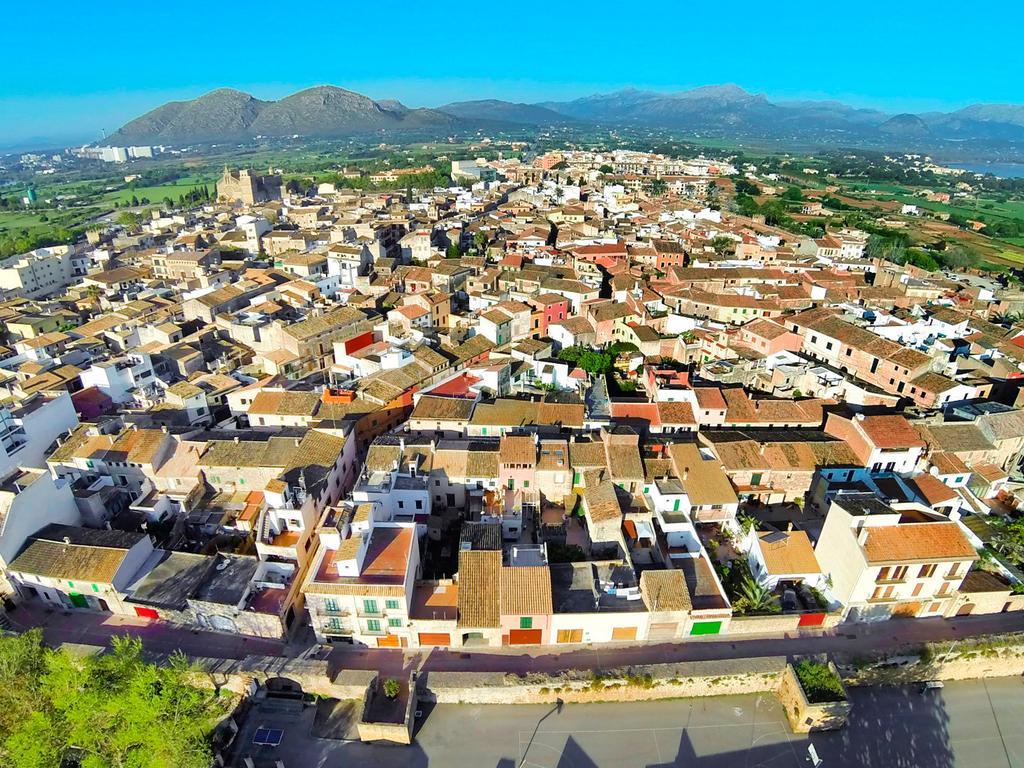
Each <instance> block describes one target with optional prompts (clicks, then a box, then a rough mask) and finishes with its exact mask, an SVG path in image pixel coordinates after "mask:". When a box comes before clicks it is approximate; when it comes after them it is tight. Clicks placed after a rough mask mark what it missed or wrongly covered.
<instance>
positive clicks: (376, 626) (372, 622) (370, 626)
mask: <svg viewBox="0 0 1024 768" xmlns="http://www.w3.org/2000/svg"><path fill="white" fill-rule="evenodd" d="M366 628H367V630H369V631H370V632H380V621H379V620H378V619H368V620H367V622H366Z"/></svg>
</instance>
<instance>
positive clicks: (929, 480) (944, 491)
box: [910, 472, 957, 507]
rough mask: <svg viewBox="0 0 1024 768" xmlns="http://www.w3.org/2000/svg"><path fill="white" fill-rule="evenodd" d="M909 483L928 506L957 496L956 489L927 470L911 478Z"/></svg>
mask: <svg viewBox="0 0 1024 768" xmlns="http://www.w3.org/2000/svg"><path fill="white" fill-rule="evenodd" d="M910 484H911V485H912V486H914V487H915V488H916V489H917V491H918V493H919V494H920V495H921V497H922V498H923V499H924V500H925V501H926V502H928V506H930V507H931V506H935V505H936V504H941V503H942V502H944V501H949V500H950V499H955V498H957V492H956V491H954V490H953V489H952V488H950V487H949V486H948V485H946V484H945V483H944V482H942V481H941V480H939V478H937V477H935V475H930V474H928V473H927V472H925V473H924V474H922V475H918V476H917V477H915V478H913V479H911V480H910Z"/></svg>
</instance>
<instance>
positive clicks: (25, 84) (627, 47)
mask: <svg viewBox="0 0 1024 768" xmlns="http://www.w3.org/2000/svg"><path fill="white" fill-rule="evenodd" d="M0 18H2V19H3V20H4V27H5V33H4V35H3V37H2V40H3V46H4V56H3V60H4V66H3V67H2V69H0V143H10V142H13V141H19V140H25V139H26V138H29V137H48V138H52V139H57V140H60V141H78V140H93V139H97V138H99V136H100V130H101V129H106V130H107V131H108V132H109V131H112V130H114V129H116V128H118V127H119V126H120V125H121V124H122V123H124V122H126V121H127V120H129V119H131V118H132V117H135V116H137V115H139V114H141V113H143V112H145V111H146V110H148V109H151V108H153V107H155V106H158V105H159V104H161V103H163V102H164V101H167V100H169V99H182V98H191V97H194V96H197V95H199V94H201V93H204V92H205V91H208V90H211V89H213V88H217V87H221V86H230V87H234V88H240V89H242V90H246V91H249V92H250V93H252V94H253V95H255V96H257V97H259V98H266V99H270V98H278V97H280V96H283V95H285V94H287V93H290V92H293V91H295V90H298V89H300V88H304V87H308V86H311V85H317V84H322V83H331V84H334V85H340V86H342V87H346V88H350V89H352V90H356V91H359V92H361V93H366V94H367V95H369V96H372V97H374V98H398V99H401V100H402V101H403V102H405V103H406V104H408V105H409V106H438V105H440V104H443V103H446V102H449V101H457V100H464V99H474V98H505V99H510V100H515V101H537V100H543V99H563V98H574V97H577V96H583V95H587V94H590V93H595V92H601V91H609V90H616V89H619V88H623V87H627V86H632V87H638V88H650V89H655V90H666V91H671V90H682V89H685V88H689V87H693V86H697V85H707V84H716V83H727V82H728V83H736V84H738V85H740V86H742V87H744V88H746V89H747V90H749V91H752V92H756V93H764V94H766V95H767V96H769V97H770V98H773V99H791V98H830V99H840V100H843V101H846V102H848V103H852V104H855V105H858V106H871V107H878V108H881V109H885V110H889V111H924V110H930V109H956V108H958V107H961V106H965V105H967V104H971V103H976V102H1012V103H1024V78H1022V77H1021V73H1022V72H1024V44H1022V43H1021V41H1020V30H1021V28H1022V26H1024V4H1022V3H1018V2H1011V0H999V1H998V2H993V1H992V0H977V2H973V3H971V4H969V5H968V4H964V3H956V2H949V1H948V0H932V1H931V2H926V1H925V0H904V1H903V2H901V3H894V2H885V3H882V2H877V1H876V0H862V2H859V3H854V4H851V3H842V4H839V3H830V2H824V3H806V2H795V1H794V0H789V1H788V2H787V0H781V2H776V3H764V2H761V1H758V2H748V1H747V0H735V1H734V2H727V3H714V2H699V3H698V2H692V1H691V0H676V1H675V2H663V1H662V0H648V1H647V2H635V3H617V2H604V1H603V0H592V2H589V3H579V2H574V3H557V2H551V1H550V0H549V2H546V3H543V2H535V1H534V0H519V1H518V2H514V3H494V2H492V3H481V2H473V3H470V2H462V0H455V1H454V2H444V1H442V2H434V3H430V2H405V1H404V0H394V1H393V2H390V3H388V2H378V3H365V2H360V3H349V2H347V0H334V2H318V1H317V0H307V2H304V3H282V2H273V3H272V2H265V0H248V1H247V2H245V3H237V4H236V3H224V2H217V0H207V2H193V1H192V0H182V1H181V2H175V3H154V2H149V0H143V2H137V3H125V2H116V1H115V2H108V3H93V4H83V3H80V2H71V1H70V0H51V2H41V1H40V0H35V2H30V3H22V2H19V3H12V4H9V5H8V7H6V8H5V9H4V10H3V12H2V16H0ZM221 46H222V47H223V48H225V49H231V48H235V49H236V50H235V51H234V52H233V53H229V54H226V55H218V53H217V51H218V47H221ZM247 49H248V50H249V51H251V55H246V50H247Z"/></svg>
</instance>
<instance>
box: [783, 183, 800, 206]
mask: <svg viewBox="0 0 1024 768" xmlns="http://www.w3.org/2000/svg"><path fill="white" fill-rule="evenodd" d="M782 199H783V200H789V201H790V202H794V203H796V202H800V201H801V200H803V199H804V193H803V192H802V191H801V190H800V187H787V189H786V191H785V192H783V193H782Z"/></svg>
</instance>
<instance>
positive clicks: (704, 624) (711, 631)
mask: <svg viewBox="0 0 1024 768" xmlns="http://www.w3.org/2000/svg"><path fill="white" fill-rule="evenodd" d="M721 631H722V622H720V621H697V622H694V624H693V626H692V627H690V634H691V635H717V634H718V633H719V632H721Z"/></svg>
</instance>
